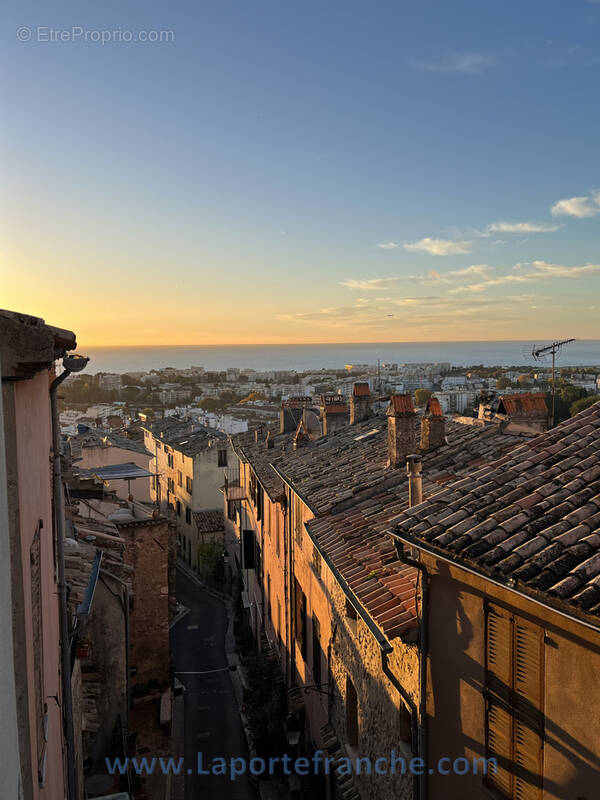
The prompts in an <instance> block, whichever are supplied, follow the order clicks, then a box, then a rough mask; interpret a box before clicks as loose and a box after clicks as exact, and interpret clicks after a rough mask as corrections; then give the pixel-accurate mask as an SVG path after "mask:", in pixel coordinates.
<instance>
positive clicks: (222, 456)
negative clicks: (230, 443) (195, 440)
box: [217, 450, 227, 467]
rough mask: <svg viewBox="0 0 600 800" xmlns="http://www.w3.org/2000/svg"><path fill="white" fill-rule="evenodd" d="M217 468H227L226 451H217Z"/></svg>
mask: <svg viewBox="0 0 600 800" xmlns="http://www.w3.org/2000/svg"><path fill="white" fill-rule="evenodd" d="M217 466H218V467H226V466H227V450H217Z"/></svg>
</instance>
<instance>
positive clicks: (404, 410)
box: [387, 394, 415, 414]
mask: <svg viewBox="0 0 600 800" xmlns="http://www.w3.org/2000/svg"><path fill="white" fill-rule="evenodd" d="M387 413H388V414H414V413H415V409H414V407H413V401H412V395H410V394H393V395H392V396H391V397H390V404H389V406H388V410H387Z"/></svg>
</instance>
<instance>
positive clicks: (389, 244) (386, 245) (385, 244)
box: [377, 242, 400, 250]
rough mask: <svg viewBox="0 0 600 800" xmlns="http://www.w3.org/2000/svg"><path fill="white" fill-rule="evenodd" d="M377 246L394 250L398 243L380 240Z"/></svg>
mask: <svg viewBox="0 0 600 800" xmlns="http://www.w3.org/2000/svg"><path fill="white" fill-rule="evenodd" d="M377 247H380V248H381V249H382V250H396V249H397V248H398V247H400V245H399V244H397V243H396V242H382V243H381V244H378V245H377Z"/></svg>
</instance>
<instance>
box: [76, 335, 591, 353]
mask: <svg viewBox="0 0 600 800" xmlns="http://www.w3.org/2000/svg"><path fill="white" fill-rule="evenodd" d="M529 341H533V342H535V343H536V344H537V343H538V342H545V341H548V342H550V341H553V339H552V337H540V338H538V339H537V340H532V339H405V340H403V341H389V340H387V341H377V342H365V341H362V342H360V341H352V342H252V343H247V342H246V343H243V342H233V343H228V344H219V343H214V344H206V343H204V344H84V343H80V342H78V343H77V347H78V348H80V347H81V348H84V349H86V348H90V349H94V348H102V349H103V350H129V349H132V348H138V349H148V350H150V349H152V350H156V349H167V348H192V347H323V346H332V345H334V346H342V345H372V346H376V345H403V344H494V343H497V344H502V343H504V342H514V343H518V344H519V343H523V342H529ZM576 341H579V342H600V339H587V338H582V339H576Z"/></svg>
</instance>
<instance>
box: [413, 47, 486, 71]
mask: <svg viewBox="0 0 600 800" xmlns="http://www.w3.org/2000/svg"><path fill="white" fill-rule="evenodd" d="M410 63H411V64H412V66H413V67H414V68H415V69H419V70H422V71H424V72H441V73H445V74H449V75H451V74H458V75H481V73H482V72H484V70H486V69H488V68H489V67H492V66H494V63H495V61H494V59H493V58H492V57H491V56H489V55H487V54H486V53H474V52H465V53H451V54H449V55H447V56H444V57H443V58H441V59H431V60H430V59H428V60H425V61H421V60H419V59H411V60H410Z"/></svg>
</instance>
